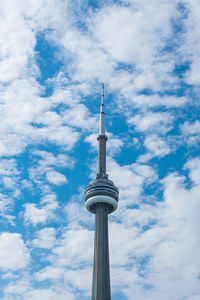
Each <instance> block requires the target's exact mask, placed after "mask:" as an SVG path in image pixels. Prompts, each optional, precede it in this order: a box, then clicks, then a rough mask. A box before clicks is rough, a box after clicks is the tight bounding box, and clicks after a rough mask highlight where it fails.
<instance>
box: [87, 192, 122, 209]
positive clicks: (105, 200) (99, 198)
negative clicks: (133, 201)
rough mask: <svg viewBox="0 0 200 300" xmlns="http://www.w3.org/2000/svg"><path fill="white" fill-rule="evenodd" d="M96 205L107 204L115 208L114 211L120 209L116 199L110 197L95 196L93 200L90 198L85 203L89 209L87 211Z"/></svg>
mask: <svg viewBox="0 0 200 300" xmlns="http://www.w3.org/2000/svg"><path fill="white" fill-rule="evenodd" d="M96 203H107V204H110V205H111V206H112V207H113V211H115V210H116V209H117V207H118V203H117V201H116V200H115V199H113V198H111V197H109V196H104V195H101V196H100V195H99V196H93V197H91V198H89V199H88V200H87V201H86V203H85V206H86V208H87V210H89V211H90V207H91V206H92V205H93V204H96Z"/></svg>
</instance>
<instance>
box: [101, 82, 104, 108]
mask: <svg viewBox="0 0 200 300" xmlns="http://www.w3.org/2000/svg"><path fill="white" fill-rule="evenodd" d="M101 104H104V83H102V90H101Z"/></svg>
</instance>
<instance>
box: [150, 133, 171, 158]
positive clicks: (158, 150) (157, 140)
mask: <svg viewBox="0 0 200 300" xmlns="http://www.w3.org/2000/svg"><path fill="white" fill-rule="evenodd" d="M144 145H145V146H146V148H147V149H148V150H149V151H150V153H152V155H153V156H160V157H162V156H165V155H167V154H169V153H170V148H169V146H168V145H167V143H166V141H165V140H164V139H163V138H161V137H159V136H157V135H154V134H152V135H148V136H147V137H146V138H145V141H144Z"/></svg>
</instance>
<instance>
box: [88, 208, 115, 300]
mask: <svg viewBox="0 0 200 300" xmlns="http://www.w3.org/2000/svg"><path fill="white" fill-rule="evenodd" d="M103 299H106V300H110V299H111V296H110V267H109V243H108V209H107V207H106V204H105V205H103V204H102V203H101V204H97V207H96V213H95V240H94V265H93V283H92V300H103Z"/></svg>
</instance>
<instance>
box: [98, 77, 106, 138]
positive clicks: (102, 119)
mask: <svg viewBox="0 0 200 300" xmlns="http://www.w3.org/2000/svg"><path fill="white" fill-rule="evenodd" d="M105 122H106V120H105V105H104V83H102V89H101V108H100V126H99V134H100V135H105V130H106V124H105Z"/></svg>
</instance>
